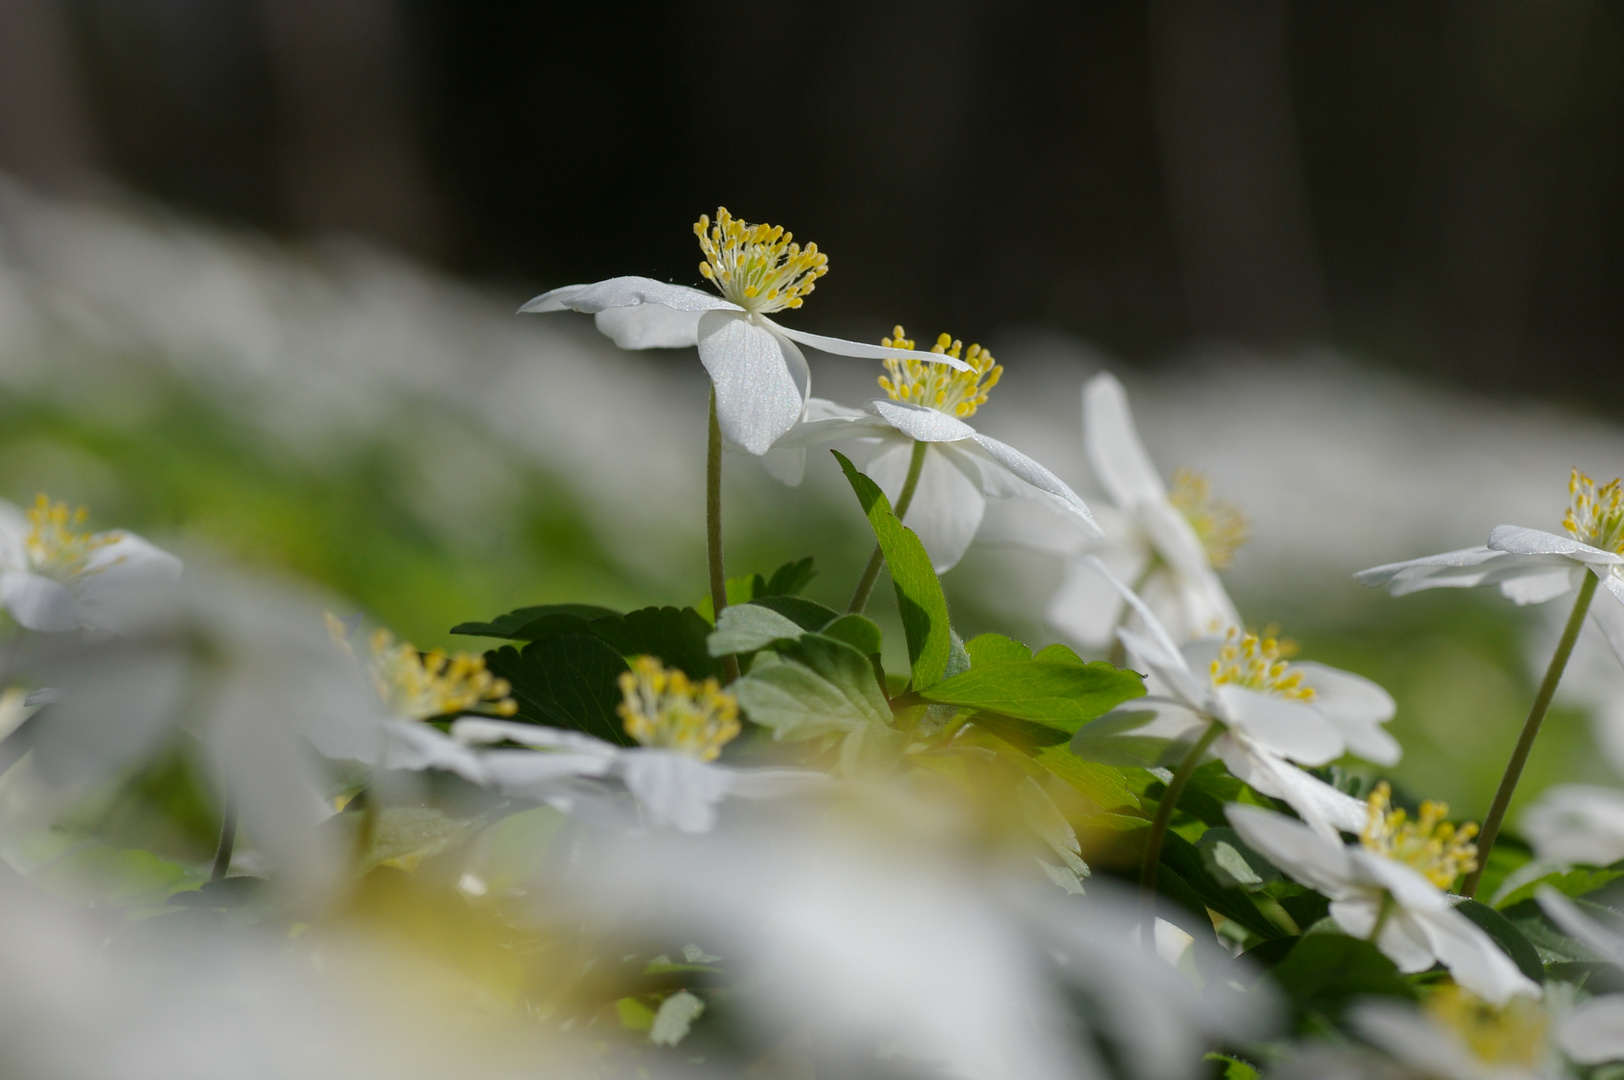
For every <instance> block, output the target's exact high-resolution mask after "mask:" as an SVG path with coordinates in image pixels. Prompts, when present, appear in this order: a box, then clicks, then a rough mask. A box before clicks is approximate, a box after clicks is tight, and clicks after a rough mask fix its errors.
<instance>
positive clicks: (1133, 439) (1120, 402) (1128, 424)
mask: <svg viewBox="0 0 1624 1080" xmlns="http://www.w3.org/2000/svg"><path fill="white" fill-rule="evenodd" d="M1083 449H1084V450H1085V452H1086V453H1087V454H1088V463H1089V465H1090V466H1091V467H1092V468H1093V470H1094V475H1095V476H1096V477H1097V478H1098V479H1099V482H1100V486H1101V487H1103V488H1104V489H1105V493H1106V494H1107V495H1109V496H1110V497H1111V501H1112V502H1114V503H1116V504H1117V505H1118V506H1122V507H1128V506H1134V505H1137V504H1139V503H1145V502H1162V501H1165V500H1166V498H1167V488H1165V487H1164V486H1163V485H1162V478H1161V476H1160V475H1158V474H1157V472H1156V466H1155V464H1154V463H1152V462H1151V460H1150V455H1149V454H1147V453H1146V452H1145V446H1144V443H1142V442H1140V440H1139V432H1138V430H1137V429H1136V428H1135V427H1134V423H1133V413H1132V412H1131V411H1130V410H1129V408H1128V393H1127V391H1126V390H1124V389H1123V388H1122V384H1121V383H1120V382H1118V381H1117V379H1116V376H1114V375H1110V374H1106V373H1101V374H1099V375H1096V376H1094V377H1093V378H1092V379H1090V380H1088V382H1087V383H1086V384H1084V386H1083Z"/></svg>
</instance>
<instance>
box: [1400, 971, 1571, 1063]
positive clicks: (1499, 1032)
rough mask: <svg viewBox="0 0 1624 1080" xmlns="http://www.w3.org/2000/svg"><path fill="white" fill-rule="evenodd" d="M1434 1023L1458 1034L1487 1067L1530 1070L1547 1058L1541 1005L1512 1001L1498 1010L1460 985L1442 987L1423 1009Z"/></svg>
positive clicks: (1428, 997)
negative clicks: (1498, 1066) (1513, 1066)
mask: <svg viewBox="0 0 1624 1080" xmlns="http://www.w3.org/2000/svg"><path fill="white" fill-rule="evenodd" d="M1422 1008H1424V1009H1425V1010H1426V1012H1427V1015H1428V1016H1430V1017H1431V1018H1432V1019H1433V1021H1434V1022H1436V1023H1438V1024H1439V1025H1441V1026H1442V1027H1446V1028H1448V1029H1449V1030H1451V1031H1453V1032H1455V1034H1457V1035H1459V1036H1460V1037H1461V1040H1462V1041H1463V1042H1465V1043H1466V1045H1467V1046H1469V1047H1471V1050H1472V1054H1473V1056H1475V1057H1476V1058H1477V1059H1478V1060H1479V1061H1481V1062H1483V1063H1484V1064H1485V1065H1521V1066H1523V1067H1525V1068H1529V1067H1532V1066H1535V1065H1537V1064H1539V1062H1540V1059H1541V1058H1543V1057H1544V1056H1545V1033H1546V1029H1547V1028H1548V1027H1549V1024H1550V1021H1549V1020H1548V1019H1547V1018H1546V1016H1545V1010H1544V1009H1542V1008H1541V1007H1540V1006H1539V1003H1538V1002H1536V1001H1533V1000H1531V999H1529V998H1525V997H1516V998H1512V999H1511V1001H1510V1002H1508V1003H1507V1004H1506V1006H1505V1007H1504V1008H1501V1009H1497V1008H1495V1007H1494V1006H1493V1005H1490V1004H1489V1003H1488V1002H1486V1001H1482V1000H1480V999H1478V998H1477V997H1475V996H1474V995H1473V994H1471V993H1470V992H1469V991H1466V990H1462V989H1461V988H1460V987H1458V986H1453V985H1448V986H1440V987H1438V988H1437V989H1436V990H1434V991H1433V992H1432V993H1430V994H1428V995H1427V1000H1426V1003H1425V1004H1424V1005H1423V1006H1422Z"/></svg>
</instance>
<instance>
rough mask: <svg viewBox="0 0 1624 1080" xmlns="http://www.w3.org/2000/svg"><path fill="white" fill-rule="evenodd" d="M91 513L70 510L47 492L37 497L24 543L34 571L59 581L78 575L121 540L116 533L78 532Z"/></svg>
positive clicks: (82, 508) (31, 511)
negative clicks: (94, 559)
mask: <svg viewBox="0 0 1624 1080" xmlns="http://www.w3.org/2000/svg"><path fill="white" fill-rule="evenodd" d="M88 513H89V512H88V511H87V510H86V509H85V508H84V507H82V506H81V507H79V509H77V510H70V509H69V508H68V504H67V503H65V502H59V503H53V502H52V501H51V500H50V499H48V498H47V497H45V496H44V495H40V496H39V497H38V498H36V499H35V500H34V505H33V506H32V507H31V508H30V509H29V511H28V535H27V536H26V537H25V538H24V539H23V546H24V549H25V550H26V551H27V553H28V564H29V566H30V567H32V568H33V570H34V572H35V573H37V574H43V575H45V576H46V577H49V578H55V579H57V580H58V581H67V580H69V579H72V578H76V577H79V576H80V575H82V574H83V573H84V572H85V567H86V565H87V564H88V563H89V562H90V557H91V556H92V555H94V554H95V553H96V552H97V551H98V550H99V549H101V548H104V547H106V546H107V545H108V544H111V543H114V542H116V541H117V540H118V539H119V537H120V534H119V533H116V532H110V533H89V532H79V531H76V530H78V529H80V528H81V527H82V526H83V525H84V523H85V518H86V517H87V516H88Z"/></svg>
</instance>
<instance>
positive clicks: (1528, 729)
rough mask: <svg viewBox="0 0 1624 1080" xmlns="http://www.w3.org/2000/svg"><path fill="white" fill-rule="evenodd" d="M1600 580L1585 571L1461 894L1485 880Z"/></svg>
mask: <svg viewBox="0 0 1624 1080" xmlns="http://www.w3.org/2000/svg"><path fill="white" fill-rule="evenodd" d="M1599 580H1600V579H1599V578H1597V577H1596V575H1595V574H1592V573H1590V572H1589V571H1586V572H1585V579H1584V583H1583V584H1582V585H1580V586H1579V595H1578V597H1577V598H1576V599H1575V600H1574V601H1573V612H1572V614H1570V615H1569V616H1568V625H1567V626H1566V627H1564V628H1563V630H1562V639H1561V640H1560V641H1558V642H1557V643H1556V653H1555V654H1554V655H1553V656H1552V657H1551V664H1550V666H1549V667H1547V668H1546V669H1545V681H1544V682H1542V683H1540V684H1539V693H1538V694H1536V695H1535V696H1534V706H1533V708H1531V709H1529V710H1528V719H1527V720H1526V721H1525V722H1524V723H1523V729H1522V735H1521V736H1520V737H1518V739H1517V746H1516V748H1515V749H1513V750H1512V751H1511V760H1510V761H1508V762H1506V774H1505V775H1504V776H1502V777H1501V778H1500V789H1499V790H1498V791H1496V792H1495V793H1494V802H1493V803H1491V804H1490V805H1489V816H1488V817H1486V818H1484V819H1483V831H1482V832H1481V833H1480V834H1478V841H1477V869H1475V870H1473V871H1472V872H1471V873H1470V874H1468V875H1466V884H1465V886H1464V887H1463V888H1462V889H1461V895H1462V896H1475V895H1476V894H1477V886H1478V882H1480V881H1482V880H1483V871H1484V869H1485V868H1486V867H1487V866H1488V865H1489V852H1491V851H1493V850H1494V841H1495V840H1496V839H1497V838H1498V837H1499V835H1500V825H1501V823H1502V822H1504V821H1505V818H1506V808H1507V807H1509V806H1510V805H1511V795H1512V792H1514V791H1516V790H1517V781H1518V780H1519V779H1521V778H1522V771H1523V766H1524V765H1526V764H1528V753H1529V751H1531V750H1532V749H1533V748H1534V739H1535V738H1537V737H1538V736H1539V726H1540V724H1542V723H1544V722H1545V713H1546V710H1548V709H1549V708H1550V707H1551V698H1552V697H1553V696H1554V695H1555V694H1556V684H1557V683H1559V682H1561V681H1562V672H1563V670H1564V669H1566V668H1567V666H1568V657H1569V655H1571V654H1572V652H1573V643H1574V642H1575V641H1577V640H1578V638H1579V629H1580V627H1582V626H1584V622H1585V613H1586V612H1588V611H1589V610H1590V600H1591V597H1593V596H1595V595H1596V582H1597V581H1599Z"/></svg>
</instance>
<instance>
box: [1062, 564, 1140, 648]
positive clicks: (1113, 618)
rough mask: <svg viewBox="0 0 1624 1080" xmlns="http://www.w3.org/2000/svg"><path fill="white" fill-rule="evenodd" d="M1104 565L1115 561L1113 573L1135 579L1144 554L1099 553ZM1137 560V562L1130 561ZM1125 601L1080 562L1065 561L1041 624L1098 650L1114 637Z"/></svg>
mask: <svg viewBox="0 0 1624 1080" xmlns="http://www.w3.org/2000/svg"><path fill="white" fill-rule="evenodd" d="M1101 555H1102V557H1103V558H1104V559H1105V560H1106V565H1108V566H1109V565H1112V563H1113V562H1114V563H1115V564H1116V565H1115V569H1116V571H1117V572H1118V573H1119V574H1120V575H1121V576H1122V577H1126V578H1135V577H1138V576H1139V573H1140V571H1141V570H1143V568H1144V561H1143V558H1144V557H1143V554H1142V553H1141V552H1138V551H1132V550H1128V549H1111V550H1110V551H1106V552H1102V553H1101ZM1136 558H1137V559H1138V560H1139V561H1138V562H1137V563H1136V562H1134V561H1132V560H1134V559H1136ZM1126 603H1127V601H1125V600H1123V599H1122V597H1121V595H1120V594H1119V593H1118V592H1117V591H1116V589H1115V588H1113V587H1112V586H1111V584H1110V583H1109V582H1107V581H1106V580H1105V579H1104V578H1102V577H1100V575H1099V574H1097V573H1095V571H1094V569H1093V567H1091V566H1088V565H1086V564H1085V563H1083V562H1082V561H1081V560H1080V559H1068V560H1066V566H1065V577H1064V578H1062V579H1061V582H1060V588H1059V589H1057V590H1056V591H1055V594H1054V596H1052V597H1050V598H1049V604H1048V607H1046V608H1045V609H1044V613H1043V615H1044V621H1045V622H1047V623H1048V624H1049V626H1050V627H1051V628H1052V629H1053V630H1054V631H1055V632H1056V633H1059V634H1062V635H1064V636H1065V637H1067V638H1070V639H1071V640H1072V641H1074V642H1076V643H1077V644H1079V645H1082V646H1083V647H1085V648H1089V649H1100V648H1104V647H1105V646H1106V645H1109V644H1110V643H1111V641H1112V639H1113V638H1114V637H1115V632H1116V626H1117V623H1118V622H1120V621H1121V618H1122V608H1123V606H1124V604H1126Z"/></svg>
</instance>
